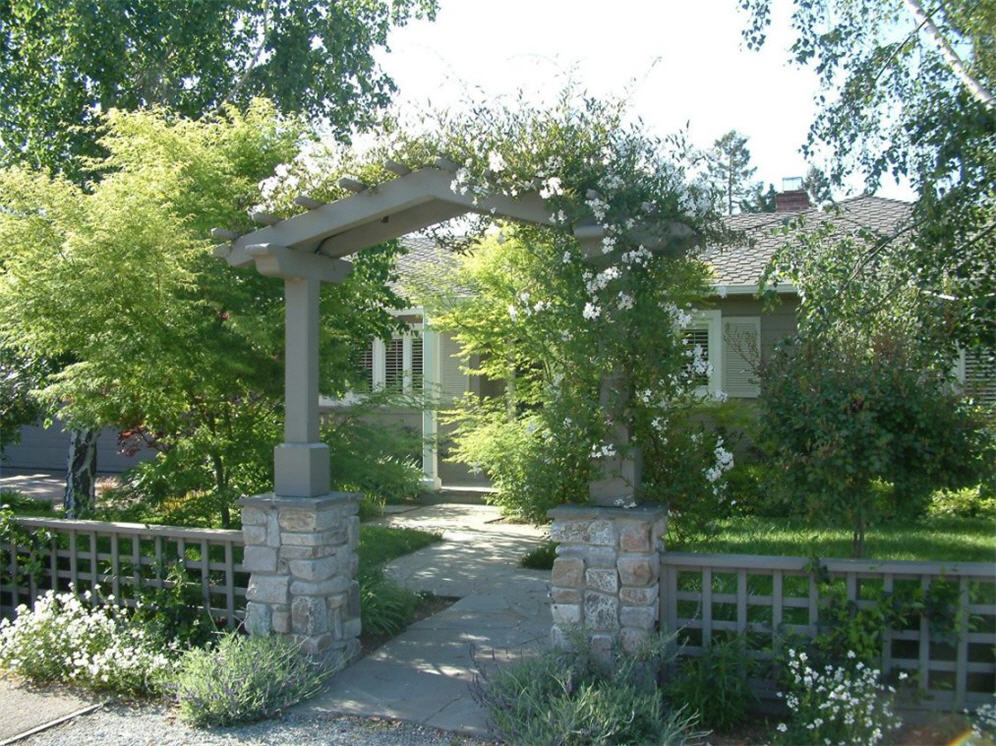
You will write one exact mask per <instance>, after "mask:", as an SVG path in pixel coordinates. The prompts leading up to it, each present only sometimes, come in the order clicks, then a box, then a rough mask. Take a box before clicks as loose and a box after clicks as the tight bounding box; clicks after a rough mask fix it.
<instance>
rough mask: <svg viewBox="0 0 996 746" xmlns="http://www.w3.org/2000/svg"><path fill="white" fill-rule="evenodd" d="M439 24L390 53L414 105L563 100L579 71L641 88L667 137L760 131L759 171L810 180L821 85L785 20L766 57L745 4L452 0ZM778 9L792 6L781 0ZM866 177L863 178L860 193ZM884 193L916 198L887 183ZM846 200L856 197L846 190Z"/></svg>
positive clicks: (641, 98)
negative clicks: (808, 149) (795, 47)
mask: <svg viewBox="0 0 996 746" xmlns="http://www.w3.org/2000/svg"><path fill="white" fill-rule="evenodd" d="M439 4H440V9H439V13H438V15H437V18H436V20H435V21H434V22H431V23H430V22H425V21H419V22H414V23H410V24H409V25H408V26H406V27H404V28H401V29H396V30H394V31H393V32H392V33H391V36H390V42H389V43H390V47H391V52H390V53H389V54H381V55H380V57H379V60H380V62H381V65H382V66H383V67H384V69H385V70H386V71H387V72H388V74H390V75H391V77H392V78H394V80H395V82H396V83H397V84H398V87H399V89H400V91H399V95H398V97H397V99H396V101H397V102H398V105H399V107H400V109H401V111H402V112H405V111H406V110H408V111H411V110H413V109H416V108H417V109H419V110H421V109H424V108H426V107H427V106H429V107H431V108H453V107H459V106H460V104H461V102H462V101H465V100H466V99H467V98H468V97H472V98H475V99H478V100H479V99H480V98H481V96H487V97H496V96H506V97H511V96H514V95H515V94H516V93H517V92H518V91H519V90H520V89H521V90H522V91H524V93H525V94H526V97H527V98H528V99H529V100H531V101H533V102H542V101H544V100H551V99H552V98H553V97H554V96H555V95H556V94H557V92H558V91H560V90H561V89H562V88H563V86H564V83H565V81H566V80H567V79H568V77H567V76H568V75H570V74H571V73H572V72H573V78H574V79H575V80H576V81H578V83H579V84H580V86H581V87H582V88H583V89H585V90H587V91H588V92H589V93H591V94H594V95H596V96H605V95H614V96H619V95H623V94H624V93H626V92H627V91H629V98H630V101H631V104H632V110H633V113H634V115H636V116H639V117H641V118H642V119H643V121H644V123H645V124H646V126H647V128H648V129H649V130H650V131H651V132H652V133H655V134H659V135H664V134H667V133H670V132H674V131H676V130H678V129H680V128H681V127H682V126H684V124H685V123H686V122H690V130H689V133H690V138H691V141H692V143H693V144H694V145H696V146H697V147H700V148H706V147H709V146H710V145H711V144H712V142H713V141H714V140H715V139H716V138H717V137H719V136H720V135H722V134H723V133H724V132H727V131H728V130H731V129H736V130H738V131H739V132H741V133H743V134H745V135H747V136H749V138H750V140H749V141H748V148H749V149H750V152H751V156H752V160H753V164H754V165H755V166H757V173H756V175H755V178H757V179H761V180H763V181H764V182H765V184H768V183H772V184H774V185H775V187H776V188H777V189H781V187H782V179H783V178H784V177H792V176H803V175H804V174H805V173H806V170H807V166H806V163H805V161H804V160H803V158H802V156H801V155H800V153H799V147H800V146H801V145H802V143H803V142H804V141H805V138H806V133H807V130H808V127H809V123H810V121H811V120H812V118H813V113H814V107H813V95H814V93H815V92H816V91H817V88H818V84H817V80H816V76H815V74H814V73H813V72H812V71H811V70H809V69H799V68H796V67H794V66H791V65H789V63H788V62H787V59H788V53H787V49H788V46H789V44H790V43H791V39H792V37H791V30H790V28H789V26H788V18H787V16H783V17H781V18H778V17H776V18H775V23H774V24H773V27H772V29H771V31H770V33H769V37H768V43H767V45H766V46H765V48H764V49H763V50H762V52H760V53H758V52H750V51H748V50H747V49H746V48H745V47H744V46H743V44H742V42H741V36H740V31H741V28H742V27H743V24H744V20H745V15H744V14H743V13H742V12H741V11H740V10H739V3H738V2H737V0H599V1H598V2H594V0H573V1H571V0H498V1H497V2H496V1H494V0H492V1H491V2H487V3H485V2H482V1H481V0H440V2H439ZM773 5H774V6H775V10H776V12H777V11H782V12H785V13H787V12H788V10H789V4H788V3H785V2H778V0H774V2H773ZM860 188H861V183H860V182H859V183H857V184H855V185H853V189H854V191H859V190H860ZM878 193H879V194H881V195H882V196H893V197H900V198H908V197H909V196H910V193H909V191H908V190H905V189H902V188H900V187H896V186H894V185H888V184H883V186H882V188H881V189H880V190H879V192H878ZM837 196H838V197H844V196H848V195H846V194H839V195H837Z"/></svg>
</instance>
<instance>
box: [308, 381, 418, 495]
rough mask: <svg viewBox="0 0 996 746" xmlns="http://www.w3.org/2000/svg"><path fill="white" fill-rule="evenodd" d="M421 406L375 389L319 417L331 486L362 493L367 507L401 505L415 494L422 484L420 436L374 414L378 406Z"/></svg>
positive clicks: (409, 429) (376, 412) (404, 398)
mask: <svg viewBox="0 0 996 746" xmlns="http://www.w3.org/2000/svg"><path fill="white" fill-rule="evenodd" d="M413 404H415V406H418V407H420V406H421V402H418V403H413V402H410V401H409V400H408V397H401V396H399V395H398V394H396V393H382V392H379V393H374V394H371V395H367V396H366V397H365V398H364V399H363V400H362V401H361V402H357V403H355V404H351V405H350V406H349V407H337V408H335V409H333V410H332V411H331V412H329V413H328V414H327V416H326V417H325V418H323V429H322V440H323V441H324V442H326V443H327V444H328V445H329V453H330V458H331V474H332V489H336V490H342V491H345V492H362V493H363V495H364V498H365V501H366V503H367V504H368V505H381V506H382V505H383V504H384V503H401V502H405V501H406V500H414V499H415V498H416V497H418V494H419V489H420V487H421V483H422V434H421V432H416V431H415V430H413V429H411V428H406V427H397V426H394V424H393V423H389V422H385V421H384V420H383V419H381V418H379V417H378V410H380V409H382V408H385V407H396V406H399V405H401V406H404V405H408V406H412V405H413Z"/></svg>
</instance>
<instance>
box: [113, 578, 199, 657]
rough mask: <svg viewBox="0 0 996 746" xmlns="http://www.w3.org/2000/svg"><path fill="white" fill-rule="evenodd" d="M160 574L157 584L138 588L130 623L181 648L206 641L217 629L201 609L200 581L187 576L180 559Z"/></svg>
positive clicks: (165, 642) (164, 641)
mask: <svg viewBox="0 0 996 746" xmlns="http://www.w3.org/2000/svg"><path fill="white" fill-rule="evenodd" d="M160 574H161V575H162V576H163V578H162V579H163V583H162V585H161V586H160V587H158V588H157V587H143V588H140V589H139V590H138V591H137V593H136V598H135V599H134V600H135V602H136V605H135V608H134V611H133V612H132V617H131V621H132V624H135V625H138V626H140V627H142V628H144V629H145V630H146V632H147V633H148V634H149V635H151V636H152V638H153V639H157V640H161V641H162V642H163V644H168V645H172V646H176V647H177V648H179V649H181V650H185V649H187V648H190V647H201V646H203V645H205V644H207V642H208V641H209V640H210V639H211V637H212V636H213V635H214V634H215V633H216V632H217V629H216V627H215V624H214V620H213V619H211V617H210V615H209V614H208V613H207V612H206V611H204V609H203V604H204V599H203V597H202V596H201V585H200V583H199V582H194V581H193V580H191V579H190V576H189V575H187V572H186V570H185V568H184V566H183V563H182V562H179V561H177V562H174V563H173V564H172V565H170V566H169V567H168V569H167V570H166V572H165V573H160Z"/></svg>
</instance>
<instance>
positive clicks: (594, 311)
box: [581, 303, 602, 321]
mask: <svg viewBox="0 0 996 746" xmlns="http://www.w3.org/2000/svg"><path fill="white" fill-rule="evenodd" d="M601 313H602V309H601V308H599V307H598V306H596V305H595V304H594V303H585V305H584V311H583V312H582V314H581V315H582V316H584V317H585V318H586V319H587V320H588V321H594V320H595V319H597V318H598V317H599V315H601Z"/></svg>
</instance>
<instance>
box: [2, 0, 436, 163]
mask: <svg viewBox="0 0 996 746" xmlns="http://www.w3.org/2000/svg"><path fill="white" fill-rule="evenodd" d="M435 10H436V2H435V0H391V2H387V1H386V0H373V1H369V2H356V1H350V2H332V3H329V2H320V0H212V1H211V2H202V0H121V1H117V2H95V1H94V0H33V2H17V1H16V0H0V97H2V98H3V101H4V105H3V107H0V162H7V163H9V162H12V161H23V162H27V163H29V164H31V165H35V166H43V167H45V168H47V169H49V170H50V171H60V172H64V173H66V174H68V175H69V176H70V177H72V178H76V177H78V176H79V175H81V173H82V172H84V171H85V170H86V161H85V158H86V157H92V156H95V155H98V154H99V152H100V151H99V148H98V138H97V132H98V130H99V128H100V125H101V121H102V120H101V114H102V113H103V112H107V111H109V110H110V109H111V108H118V109H128V110H133V109H139V108H143V107H147V106H163V107H166V108H168V109H169V110H170V111H171V112H173V113H174V114H176V115H180V116H186V117H198V116H201V115H202V114H204V113H207V112H211V111H219V110H220V108H221V107H223V106H224V105H226V104H233V105H236V106H238V107H239V108H245V107H246V106H247V105H248V103H249V102H250V101H251V100H252V99H253V98H254V97H257V96H265V97H268V98H270V99H271V100H272V101H273V102H274V103H275V104H276V106H277V109H278V110H279V111H281V112H284V113H301V114H302V115H304V116H306V117H308V118H310V119H317V120H323V121H325V122H326V123H327V124H328V126H329V127H330V128H331V130H332V131H333V132H334V133H336V134H337V135H338V136H340V137H346V136H348V134H349V132H350V130H351V128H353V127H355V126H361V127H362V126H364V125H366V124H369V123H371V122H372V121H373V119H374V116H375V115H376V113H377V111H379V110H380V109H382V108H383V107H384V106H385V105H386V104H387V103H388V100H389V97H390V95H391V93H392V92H393V91H394V84H393V82H392V81H391V80H390V78H388V77H387V76H386V75H385V74H384V73H383V72H382V71H381V70H379V69H378V68H377V65H376V63H375V61H374V51H375V50H376V49H377V48H380V47H386V44H387V35H388V32H389V30H390V29H391V27H392V26H396V25H402V24H404V23H405V22H406V21H407V20H408V19H409V18H411V17H419V16H428V17H430V18H431V17H432V16H433V15H434V13H435Z"/></svg>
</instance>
